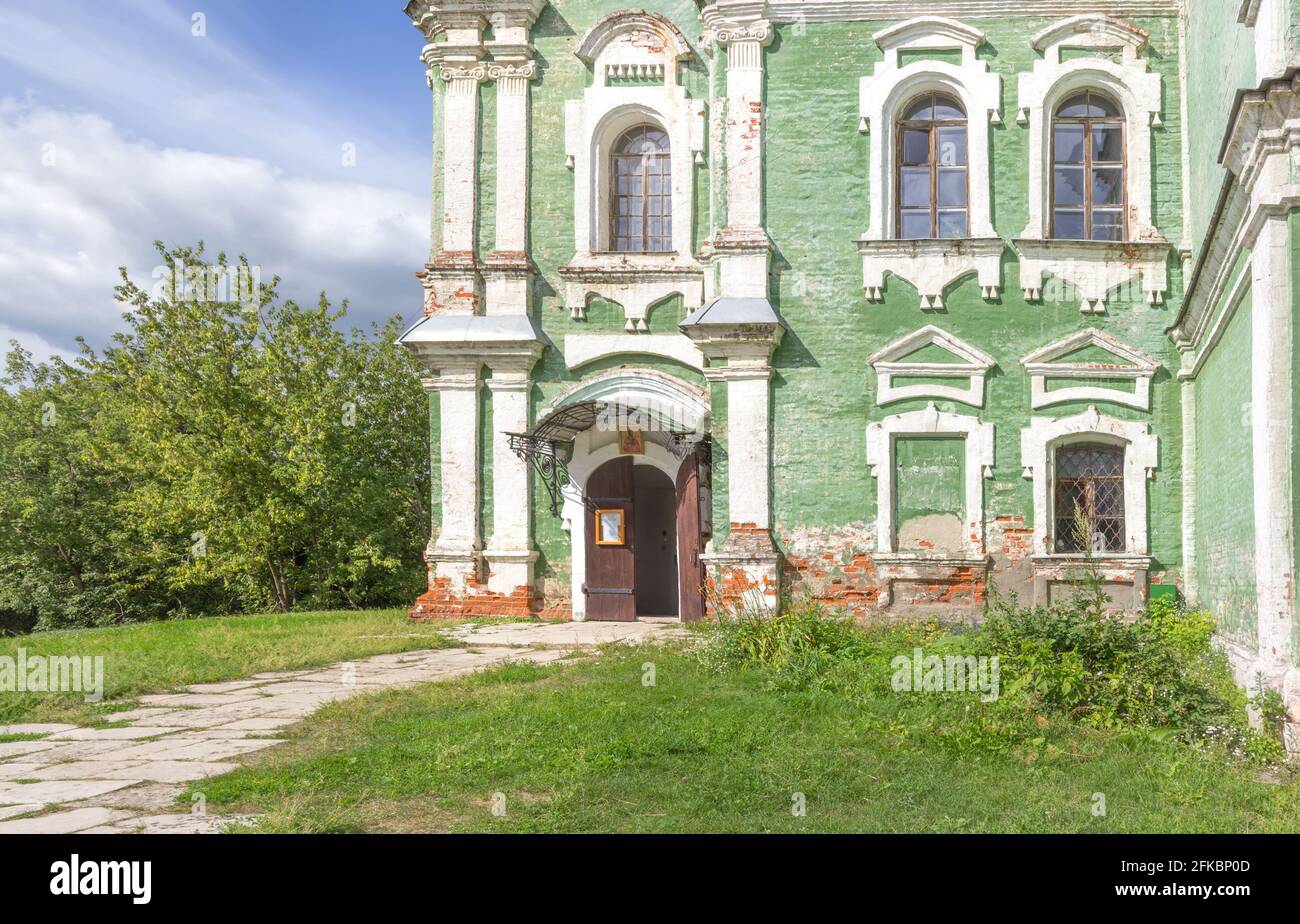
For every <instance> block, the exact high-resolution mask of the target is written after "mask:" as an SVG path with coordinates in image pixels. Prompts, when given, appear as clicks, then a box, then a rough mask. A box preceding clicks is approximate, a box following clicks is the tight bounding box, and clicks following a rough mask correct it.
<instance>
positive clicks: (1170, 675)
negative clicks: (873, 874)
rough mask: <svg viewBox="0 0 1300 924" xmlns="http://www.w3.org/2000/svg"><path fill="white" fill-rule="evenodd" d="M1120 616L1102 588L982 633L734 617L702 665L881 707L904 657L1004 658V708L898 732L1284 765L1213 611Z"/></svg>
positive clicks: (1020, 610) (813, 611)
mask: <svg viewBox="0 0 1300 924" xmlns="http://www.w3.org/2000/svg"><path fill="white" fill-rule="evenodd" d="M1094 577H1095V576H1094ZM1108 606H1109V599H1108V597H1107V595H1106V593H1105V590H1104V588H1103V587H1102V586H1101V582H1100V580H1099V579H1095V580H1094V579H1090V580H1088V581H1085V582H1084V585H1083V587H1082V588H1081V591H1080V593H1078V594H1077V595H1076V596H1075V598H1074V599H1073V600H1071V601H1068V602H1066V603H1061V604H1057V605H1053V606H1048V607H1020V606H1018V605H1016V604H1015V602H1014V600H1012V601H1006V600H1000V599H996V598H995V599H994V601H993V602H992V603H991V605H990V607H989V610H988V612H987V613H986V618H985V620H984V623H983V624H982V625H981V626H980V627H979V628H978V629H976V630H970V629H958V628H952V627H944V626H943V625H942V624H940V623H938V622H936V621H934V620H930V621H924V622H919V621H881V622H875V623H870V624H868V625H866V626H861V625H858V624H857V623H856V622H855V621H854V620H853V619H852V618H851V617H849V616H848V615H846V614H844V613H842V612H838V611H833V610H827V609H826V608H825V607H823V606H822V605H821V604H819V603H816V602H806V603H801V604H798V605H795V606H789V605H787V606H784V607H783V608H782V610H781V612H780V614H779V615H776V616H772V617H765V616H764V615H762V614H761V613H759V612H755V611H751V610H741V611H734V610H733V611H730V612H726V613H724V615H722V616H721V617H720V618H719V619H718V621H717V623H716V624H715V625H711V626H709V627H707V628H706V630H705V631H706V636H705V638H704V641H703V644H702V645H701V646H700V648H699V656H700V658H701V660H702V661H703V663H704V664H705V665H706V666H707V667H709V668H711V669H713V670H716V671H719V672H732V671H741V670H752V671H757V672H759V673H761V674H762V675H763V676H764V678H765V680H766V681H767V683H768V684H769V686H770V687H771V688H772V689H775V690H779V691H784V692H797V691H806V692H812V693H829V694H833V695H836V696H841V697H876V698H877V702H879V701H880V699H881V698H888V697H891V696H892V694H893V691H892V688H891V677H892V675H893V673H894V668H893V667H892V662H893V660H894V659H895V658H897V657H898V656H900V655H906V656H909V657H910V656H911V654H912V651H913V649H914V648H917V647H921V648H923V649H924V652H925V655H926V656H929V655H940V656H943V655H947V654H953V655H961V656H966V655H977V656H978V655H986V656H997V657H998V659H999V669H1000V691H999V695H998V697H997V698H996V701H993V702H985V701H982V700H980V698H979V697H975V696H971V695H959V696H947V695H939V696H923V697H906V696H898V697H896V698H895V702H896V705H893V706H891V707H890V708H891V709H893V710H894V715H895V716H896V725H895V726H894V733H896V734H898V735H899V736H901V737H907V736H909V735H912V734H926V735H932V736H936V737H938V738H939V739H941V740H943V741H945V742H947V743H948V744H950V745H951V746H953V747H954V748H956V749H959V750H960V749H969V748H972V747H979V748H986V749H992V750H1003V749H1008V748H1010V749H1015V750H1021V749H1025V750H1027V751H1028V752H1030V753H1033V752H1036V751H1037V750H1039V749H1043V748H1051V747H1053V746H1061V745H1062V742H1060V741H1059V740H1058V739H1059V738H1060V735H1061V733H1062V728H1061V726H1063V725H1068V724H1069V723H1070V722H1075V723H1080V724H1084V725H1088V726H1092V727H1096V728H1103V729H1111V730H1118V731H1120V732H1123V733H1126V734H1140V735H1143V736H1145V737H1156V738H1175V737H1176V738H1182V739H1184V740H1186V741H1189V742H1192V743H1194V744H1197V745H1200V746H1210V745H1214V746H1222V747H1224V748H1225V749H1226V750H1227V751H1229V752H1230V753H1233V754H1235V755H1237V756H1243V757H1248V758H1251V759H1256V760H1259V761H1263V762H1272V761H1276V760H1278V759H1279V758H1280V757H1281V750H1280V745H1279V743H1278V742H1277V741H1276V740H1274V739H1273V738H1272V737H1269V736H1265V735H1260V734H1258V733H1255V732H1253V731H1251V730H1250V729H1249V728H1248V726H1247V722H1246V705H1247V700H1246V696H1245V694H1244V693H1243V692H1242V691H1241V690H1240V689H1238V687H1237V686H1236V685H1235V683H1234V682H1233V677H1232V673H1231V670H1230V669H1229V666H1228V663H1227V659H1226V656H1225V655H1223V654H1222V653H1221V652H1220V651H1219V650H1218V649H1216V648H1215V646H1214V645H1213V641H1212V640H1213V631H1214V624H1213V622H1212V621H1211V619H1210V617H1209V616H1208V614H1206V613H1203V612H1195V611H1185V610H1181V609H1179V608H1177V607H1176V606H1175V605H1174V604H1173V603H1172V602H1170V601H1165V600H1157V601H1153V602H1152V603H1151V605H1150V606H1149V607H1147V609H1146V610H1145V611H1143V612H1142V613H1139V614H1138V615H1137V616H1136V618H1131V617H1130V618H1124V617H1121V616H1118V615H1114V614H1111V613H1109V612H1108V611H1107V610H1108ZM1053 715H1056V716H1059V718H1057V719H1055V720H1053V719H1052V718H1050V717H1051V716H1053ZM1062 719H1064V720H1065V721H1064V722H1063V721H1062ZM1054 740H1056V745H1053V743H1052V742H1053V741H1054Z"/></svg>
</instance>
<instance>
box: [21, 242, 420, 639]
mask: <svg viewBox="0 0 1300 924" xmlns="http://www.w3.org/2000/svg"><path fill="white" fill-rule="evenodd" d="M158 251H159V254H160V256H161V258H162V261H163V266H164V268H165V270H166V272H165V273H164V274H162V279H161V281H160V282H158V283H157V285H156V286H155V287H154V289H153V290H152V291H149V290H145V289H143V288H141V287H140V286H138V285H136V284H135V283H134V282H132V281H131V280H130V279H129V277H128V276H127V275H126V273H125V271H124V272H123V274H122V281H121V284H120V285H119V286H118V287H117V297H118V300H119V301H120V302H121V303H122V304H123V305H124V306H125V307H126V309H127V310H126V312H125V313H124V315H123V317H124V319H125V321H126V330H125V331H123V332H122V333H121V334H118V335H117V336H116V337H115V338H114V340H113V343H112V344H111V345H110V346H109V347H108V348H107V349H106V350H104V351H103V353H102V355H96V354H94V353H93V352H91V351H90V350H88V349H85V350H84V352H83V356H82V358H81V359H80V360H79V362H78V364H77V366H75V367H73V366H69V365H68V364H65V363H58V362H56V363H53V364H50V365H34V364H32V363H31V361H30V357H29V356H28V355H27V354H25V353H22V352H21V350H18V349H15V350H14V351H13V352H12V353H11V354H10V357H9V370H8V372H7V377H6V384H7V386H8V387H7V391H6V394H5V398H4V404H3V405H0V437H3V438H4V445H3V446H0V468H2V469H3V470H4V471H5V472H6V473H8V472H9V470H10V469H11V467H13V466H14V464H15V463H16V464H17V472H18V474H6V475H5V476H3V477H5V482H4V484H5V486H6V487H7V488H9V487H12V488H13V491H12V492H11V493H7V499H6V500H4V501H0V607H6V608H8V609H9V610H11V611H13V612H16V613H21V612H29V611H31V609H32V607H35V609H36V611H37V613H38V617H39V620H40V624H41V625H44V626H54V625H64V624H69V623H72V624H89V623H98V622H104V621H117V620H127V619H139V618H149V617H162V616H172V615H184V614H191V613H223V612H232V611H240V610H259V609H267V608H277V609H280V610H290V609H292V608H294V607H297V606H308V605H310V606H325V605H347V606H367V605H378V604H384V603H393V602H398V601H402V602H404V601H406V600H409V599H410V598H411V597H412V596H413V595H414V594H415V593H416V592H418V589H419V587H420V585H421V582H422V572H423V565H422V562H421V558H420V553H421V550H422V548H423V541H424V538H425V537H426V536H427V530H428V523H429V511H428V470H427V469H428V465H427V458H428V457H427V417H426V412H425V410H424V400H423V395H422V393H421V391H420V387H419V382H418V374H417V370H416V368H415V366H414V364H413V362H412V360H411V359H410V358H409V357H408V356H407V355H406V353H405V351H403V350H402V349H401V348H400V347H397V346H396V345H395V344H394V340H395V338H396V336H397V334H398V333H399V332H400V330H401V320H400V318H393V319H390V321H389V322H388V323H387V324H385V325H382V326H378V325H376V326H372V328H371V329H370V331H369V332H362V331H359V330H355V329H353V330H351V331H350V332H347V333H345V332H344V331H343V330H342V329H341V322H342V320H343V318H344V316H345V313H346V310H347V305H346V303H344V304H343V305H342V306H340V307H339V308H337V309H335V308H332V307H331V305H330V303H329V302H328V300H327V299H326V298H325V296H324V295H323V294H322V296H321V298H320V300H319V302H318V303H317V304H316V305H315V306H314V307H310V308H308V307H303V306H300V305H298V304H296V303H295V302H293V301H291V300H282V299H281V298H280V297H279V295H278V293H277V291H276V290H277V286H278V284H279V279H278V278H275V279H272V280H271V281H269V282H262V281H261V280H260V279H259V273H258V271H257V267H256V266H255V265H253V264H251V263H250V262H249V261H248V260H247V259H245V258H242V257H241V258H240V259H239V260H237V261H233V262H232V261H229V260H227V258H226V257H225V255H224V254H219V255H218V256H217V258H216V259H215V261H211V262H209V261H207V260H205V259H204V252H203V248H202V246H201V245H200V246H199V247H195V248H175V249H171V250H168V249H166V248H164V247H163V246H162V245H161V244H159V245H158ZM50 403H53V404H54V406H55V408H56V414H57V420H58V423H57V424H56V425H55V426H53V427H48V426H44V425H42V424H41V422H40V419H39V414H35V412H37V411H40V410H41V409H42V408H45V407H46V406H47V405H49V404H50ZM61 408H66V410H61ZM11 434H12V438H11ZM92 521H93V522H92ZM34 550H39V555H40V557H41V566H40V567H39V568H35V569H33V568H32V567H31V565H32V561H31V559H32V556H33V555H36V554H38V552H37V551H34ZM24 569H26V570H24ZM106 601H112V602H114V603H115V604H116V606H115V607H108V606H106Z"/></svg>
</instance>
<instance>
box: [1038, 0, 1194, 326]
mask: <svg viewBox="0 0 1300 924" xmlns="http://www.w3.org/2000/svg"><path fill="white" fill-rule="evenodd" d="M1147 39H1148V35H1147V33H1146V32H1144V31H1143V30H1141V29H1139V28H1137V27H1136V26H1134V25H1131V24H1129V23H1126V22H1124V21H1123V20H1120V19H1117V18H1115V17H1113V16H1103V15H1099V14H1088V15H1084V16H1072V17H1070V18H1068V19H1063V20H1061V21H1060V22H1057V23H1054V24H1053V25H1051V26H1049V27H1048V28H1046V29H1044V30H1042V31H1041V32H1039V33H1038V34H1037V35H1035V36H1034V37H1033V38H1032V39H1031V40H1030V45H1031V46H1032V47H1033V48H1034V50H1035V51H1039V52H1042V55H1043V57H1042V60H1040V61H1037V62H1035V64H1034V67H1033V69H1032V70H1031V71H1027V72H1024V73H1022V74H1020V78H1019V80H1020V84H1019V99H1018V106H1019V115H1018V116H1017V119H1016V121H1017V122H1018V123H1020V124H1021V125H1025V126H1027V127H1028V129H1029V222H1028V224H1027V225H1026V226H1025V230H1024V231H1023V232H1022V233H1021V235H1020V239H1019V240H1017V241H1015V246H1016V249H1017V251H1019V255H1020V262H1021V267H1020V273H1021V286H1022V288H1023V289H1024V294H1025V297H1026V299H1028V300H1030V301H1037V300H1039V299H1040V298H1042V292H1043V277H1044V276H1046V275H1051V276H1055V277H1057V278H1058V279H1061V280H1063V281H1065V282H1067V283H1070V284H1071V285H1073V286H1075V287H1077V288H1078V289H1079V290H1080V292H1081V295H1082V299H1083V302H1082V306H1081V310H1082V311H1083V312H1084V313H1095V314H1100V313H1102V312H1104V311H1105V309H1106V294H1107V293H1108V292H1109V291H1110V290H1111V289H1113V288H1115V287H1116V286H1119V285H1122V284H1123V283H1125V282H1128V281H1129V280H1131V279H1133V278H1134V277H1135V276H1137V275H1138V274H1141V276H1142V280H1143V289H1144V290H1145V292H1146V297H1147V302H1148V303H1149V304H1152V305H1159V304H1162V303H1163V302H1164V296H1165V292H1166V291H1167V290H1168V288H1169V283H1168V278H1167V267H1166V259H1167V257H1168V254H1169V250H1170V247H1169V242H1168V241H1166V240H1165V238H1164V237H1163V236H1162V235H1161V234H1160V232H1159V231H1157V230H1156V227H1155V223H1154V219H1153V216H1152V211H1151V195H1152V170H1153V166H1152V163H1151V128H1152V126H1153V125H1154V126H1160V125H1162V124H1163V122H1162V121H1161V117H1160V111H1161V106H1162V98H1163V82H1162V79H1161V76H1160V74H1158V73H1155V72H1152V71H1150V70H1149V68H1148V65H1147V61H1146V58H1145V57H1143V56H1142V54H1141V53H1142V52H1143V51H1145V49H1146V47H1147ZM1079 48H1082V49H1090V48H1091V49H1096V51H1097V54H1096V55H1088V56H1085V57H1078V58H1073V59H1071V60H1068V61H1067V60H1064V59H1063V55H1062V51H1063V50H1064V49H1079ZM1115 49H1118V50H1119V59H1118V60H1112V59H1111V58H1110V57H1107V56H1106V55H1107V54H1109V53H1110V52H1112V51H1113V50H1115ZM1085 89H1094V90H1101V91H1103V92H1105V93H1108V94H1110V95H1111V96H1113V97H1114V98H1115V99H1116V100H1117V101H1118V102H1119V104H1120V106H1121V108H1122V109H1123V110H1124V143H1125V172H1124V176H1125V183H1126V186H1127V190H1126V196H1127V204H1128V213H1127V215H1126V216H1125V217H1126V222H1125V223H1126V226H1127V233H1126V240H1125V242H1123V243H1113V242H1105V241H1065V240H1049V239H1048V228H1049V221H1048V219H1049V216H1050V214H1051V207H1052V204H1051V195H1052V183H1051V175H1052V164H1051V158H1052V144H1051V137H1052V135H1051V133H1052V123H1053V116H1054V114H1055V112H1056V110H1057V108H1058V107H1059V106H1060V104H1061V103H1063V102H1064V101H1065V100H1066V99H1068V98H1069V97H1070V96H1071V95H1073V94H1074V93H1077V92H1079V91H1080V90H1085Z"/></svg>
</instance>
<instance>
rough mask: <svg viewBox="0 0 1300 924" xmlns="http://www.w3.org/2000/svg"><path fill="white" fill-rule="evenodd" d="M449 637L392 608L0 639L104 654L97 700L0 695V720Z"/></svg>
mask: <svg viewBox="0 0 1300 924" xmlns="http://www.w3.org/2000/svg"><path fill="white" fill-rule="evenodd" d="M443 625H445V624H443ZM453 644H454V643H453V642H452V641H450V640H449V639H448V638H446V636H444V635H442V634H441V633H440V632H439V630H438V627H435V626H432V625H430V624H427V623H411V622H408V621H407V620H406V611H405V610H401V609H391V610H362V611H356V610H346V611H330V612H309V613H288V614H278V613H277V614H266V615H258V616H224V617H221V618H216V619H183V620H172V621H169V622H149V623H138V624H135V625H128V626H112V627H109V628H103V629H77V630H68V631H60V632H39V633H35V634H32V635H23V636H14V637H9V638H0V656H3V655H7V656H9V657H14V658H16V657H17V654H18V649H19V648H24V649H26V653H27V656H28V657H29V658H30V657H31V656H33V655H54V656H59V655H62V656H77V657H95V656H99V655H102V656H103V658H104V702H102V703H99V704H95V703H87V702H85V699H84V696H82V694H80V693H61V694H45V693H42V694H35V693H16V692H15V693H3V694H0V725H7V724H12V723H17V722H76V723H82V724H90V723H96V722H102V721H104V720H105V719H111V717H112V713H113V712H114V711H120V710H121V709H125V708H130V703H129V699H130V697H132V696H136V695H139V694H141V693H150V692H158V691H161V690H169V689H173V688H175V687H179V686H183V685H185V684H190V683H205V682H211V681H217V680H231V679H235V678H240V677H247V676H249V675H250V674H257V673H262V672H263V671H282V670H294V669H297V668H304V667H315V666H318V665H324V664H330V663H333V662H335V661H345V660H349V659H352V658H364V657H367V656H369V655H377V654H386V653H389V652H396V651H409V650H412V649H418V648H443V647H449V646H452V645H453ZM110 700H112V701H113V702H109V701H110Z"/></svg>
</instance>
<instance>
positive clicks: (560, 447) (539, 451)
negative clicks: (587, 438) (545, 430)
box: [506, 433, 569, 517]
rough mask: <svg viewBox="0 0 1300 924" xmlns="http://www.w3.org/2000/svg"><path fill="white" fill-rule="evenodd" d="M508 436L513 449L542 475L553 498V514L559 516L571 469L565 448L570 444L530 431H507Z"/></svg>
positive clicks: (548, 492)
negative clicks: (564, 489)
mask: <svg viewBox="0 0 1300 924" xmlns="http://www.w3.org/2000/svg"><path fill="white" fill-rule="evenodd" d="M506 436H507V437H509V438H510V449H511V451H513V452H514V454H515V455H517V456H518V457H519V458H520V459H522V460H524V461H525V462H527V463H528V464H530V465H531V466H532V467H533V471H535V472H537V474H538V475H539V476H540V477H541V479H542V484H544V485H546V493H547V494H548V495H550V498H551V516H553V517H558V516H559V515H560V499H561V494H560V491H561V489H562V488H563V487H564V485H565V484H566V483H567V482H568V480H569V469H568V466H567V465H566V461H565V455H566V454H567V453H566V452H565V449H566V448H568V446H569V444H567V443H566V444H562V443H560V442H559V441H558V440H553V439H548V438H547V437H544V436H533V435H532V434H530V433H507V434H506Z"/></svg>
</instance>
